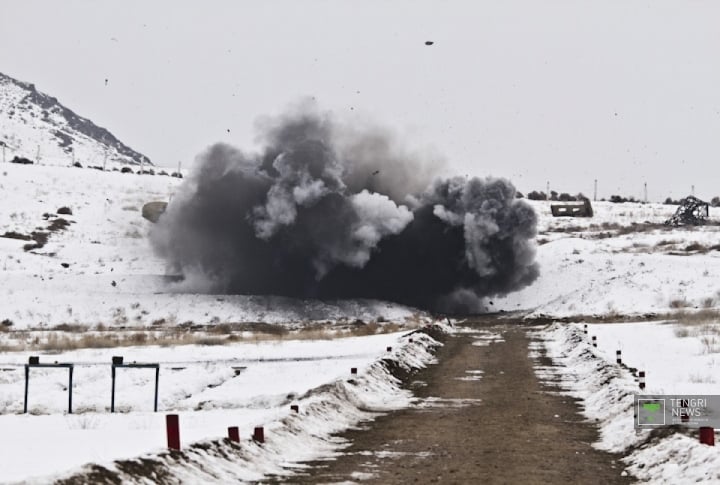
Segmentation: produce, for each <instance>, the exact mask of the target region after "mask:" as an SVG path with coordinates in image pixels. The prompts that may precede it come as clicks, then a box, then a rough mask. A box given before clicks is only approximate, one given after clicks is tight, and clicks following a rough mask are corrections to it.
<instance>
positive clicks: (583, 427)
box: [281, 323, 632, 484]
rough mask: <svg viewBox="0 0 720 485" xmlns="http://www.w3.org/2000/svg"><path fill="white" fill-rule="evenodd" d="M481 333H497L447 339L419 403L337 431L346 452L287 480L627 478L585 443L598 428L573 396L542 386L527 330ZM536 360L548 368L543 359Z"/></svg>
mask: <svg viewBox="0 0 720 485" xmlns="http://www.w3.org/2000/svg"><path fill="white" fill-rule="evenodd" d="M469 325H470V326H472V323H470V324H469ZM488 330H489V331H491V332H494V333H499V334H501V335H502V339H503V340H495V341H492V340H489V339H486V340H484V341H478V337H479V335H478V334H473V333H457V334H454V335H450V336H448V337H447V338H446V341H445V346H444V347H443V348H442V349H440V351H439V352H438V359H439V363H438V364H437V365H433V366H431V367H429V368H428V369H425V370H424V371H422V372H420V373H419V374H418V375H417V376H416V379H419V380H421V381H424V382H425V383H426V384H427V385H426V386H424V387H419V388H418V389H417V390H416V395H417V396H418V398H419V399H420V401H419V403H418V405H416V406H414V407H412V408H409V409H404V410H400V411H396V412H392V413H389V414H387V415H385V416H381V417H379V418H378V419H377V420H375V421H373V422H372V423H369V424H368V425H367V427H366V428H365V429H361V430H353V431H349V432H347V433H346V434H344V435H343V437H344V438H346V439H348V440H349V441H350V442H351V445H350V446H349V447H348V448H347V449H346V450H345V453H344V454H342V455H341V456H339V457H338V458H337V459H336V460H333V461H316V462H312V463H309V464H308V465H309V469H307V470H306V471H304V472H303V473H302V474H301V475H295V476H293V477H291V478H289V479H286V480H288V481H289V482H292V483H337V482H348V481H349V482H362V483H382V484H407V483H408V482H414V483H457V484H470V483H503V484H505V483H507V484H520V483H522V484H561V483H568V484H569V483H572V484H585V483H588V484H595V483H603V484H615V483H618V484H620V483H630V482H631V481H632V480H631V479H630V478H628V477H622V476H621V475H620V474H621V472H622V469H623V466H622V464H621V463H619V462H618V459H619V456H617V455H612V454H609V453H605V452H602V451H598V450H596V449H594V448H592V446H591V443H592V442H594V441H596V439H597V430H596V428H595V427H594V426H593V425H592V424H591V423H588V422H586V420H585V419H584V418H583V417H582V416H581V415H580V409H579V407H578V404H577V402H575V401H574V400H573V399H572V398H570V397H566V396H562V395H559V394H558V393H557V392H548V391H557V388H553V387H552V386H551V385H549V384H545V383H542V382H540V381H539V380H538V378H537V376H536V375H535V372H534V371H533V365H534V364H535V362H534V361H533V359H531V358H530V357H529V355H528V347H529V344H530V337H529V336H528V334H527V332H528V328H527V327H523V326H521V325H518V324H515V325H510V324H508V325H496V326H491V327H487V326H483V328H482V329H480V328H478V331H488ZM488 342H489V343H488ZM473 343H475V345H473ZM478 343H481V345H482V344H487V345H484V346H478ZM538 363H539V364H541V365H550V363H549V362H548V361H547V360H546V359H544V358H540V362H538ZM479 370H482V371H483V372H482V373H480V372H477V371H479ZM468 371H471V372H468ZM472 371H475V372H472ZM463 378H464V379H463ZM442 404H445V405H442ZM281 481H282V479H281Z"/></svg>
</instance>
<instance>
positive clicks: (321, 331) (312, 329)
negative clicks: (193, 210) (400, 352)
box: [0, 322, 420, 353]
mask: <svg viewBox="0 0 720 485" xmlns="http://www.w3.org/2000/svg"><path fill="white" fill-rule="evenodd" d="M159 325H160V324H154V326H153V327H147V328H136V329H112V327H109V328H108V327H106V326H104V325H97V326H96V327H95V328H94V329H92V330H91V329H90V328H89V327H87V326H84V325H78V324H62V325H57V326H56V327H53V329H51V330H22V331H12V330H7V331H5V332H3V335H4V337H3V342H0V351H3V352H7V351H31V350H37V351H44V352H53V353H59V352H67V351H71V350H78V349H106V348H117V347H130V346H132V347H135V346H151V345H157V346H161V347H171V346H178V345H228V344H232V343H236V342H271V341H276V342H282V341H289V340H332V339H336V338H342V337H354V336H366V335H375V334H381V333H390V332H397V331H401V330H408V329H411V328H416V327H418V326H419V325H420V324H419V323H418V324H415V323H413V322H410V323H404V324H397V323H379V322H370V323H367V324H365V323H350V324H346V325H337V324H328V323H318V324H316V325H311V326H306V327H303V328H300V329H287V328H284V327H282V326H279V325H270V324H263V323H222V324H216V325H211V326H197V325H194V324H193V323H192V322H186V323H185V324H181V325H178V326H173V327H160V326H159Z"/></svg>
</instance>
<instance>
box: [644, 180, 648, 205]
mask: <svg viewBox="0 0 720 485" xmlns="http://www.w3.org/2000/svg"><path fill="white" fill-rule="evenodd" d="M644 188H645V198H644V200H645V203H646V204H647V202H648V199H647V182H645V187H644Z"/></svg>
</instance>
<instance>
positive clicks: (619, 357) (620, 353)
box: [615, 350, 622, 365]
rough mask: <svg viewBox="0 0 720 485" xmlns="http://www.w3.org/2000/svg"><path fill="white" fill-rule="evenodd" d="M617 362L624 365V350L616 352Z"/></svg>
mask: <svg viewBox="0 0 720 485" xmlns="http://www.w3.org/2000/svg"><path fill="white" fill-rule="evenodd" d="M615 362H617V364H618V365H622V350H616V351H615Z"/></svg>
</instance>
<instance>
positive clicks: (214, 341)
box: [195, 337, 227, 345]
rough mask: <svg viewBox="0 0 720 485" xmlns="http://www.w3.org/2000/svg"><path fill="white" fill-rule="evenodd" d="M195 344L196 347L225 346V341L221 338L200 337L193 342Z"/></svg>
mask: <svg viewBox="0 0 720 485" xmlns="http://www.w3.org/2000/svg"><path fill="white" fill-rule="evenodd" d="M195 343H196V344H197V345H225V344H226V343H227V339H226V338H221V337H200V338H198V339H196V340H195Z"/></svg>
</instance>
